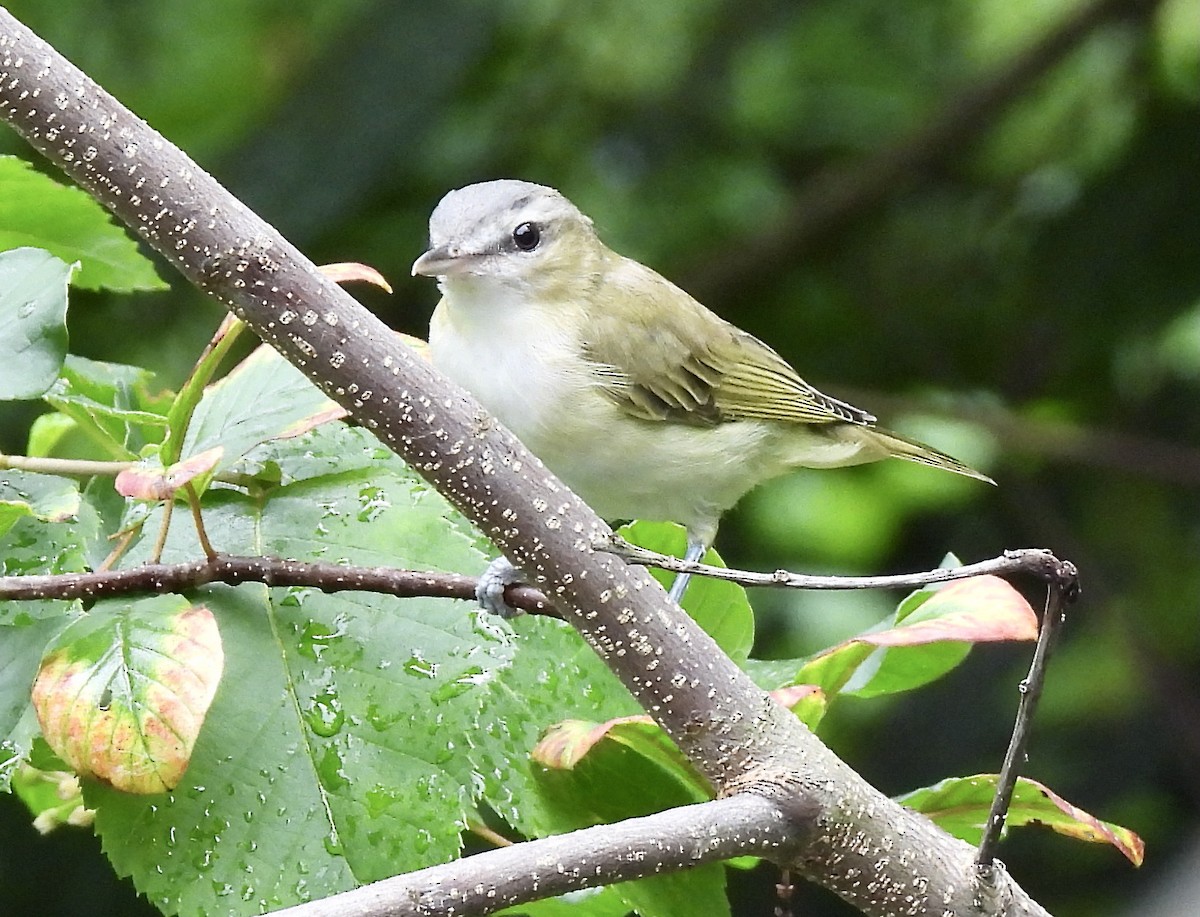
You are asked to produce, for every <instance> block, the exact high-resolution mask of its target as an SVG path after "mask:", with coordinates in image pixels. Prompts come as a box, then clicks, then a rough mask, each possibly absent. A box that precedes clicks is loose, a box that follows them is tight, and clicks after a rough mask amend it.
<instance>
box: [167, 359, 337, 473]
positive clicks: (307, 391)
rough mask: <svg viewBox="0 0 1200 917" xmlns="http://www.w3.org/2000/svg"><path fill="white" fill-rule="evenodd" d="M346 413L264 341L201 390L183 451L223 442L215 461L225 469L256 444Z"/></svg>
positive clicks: (192, 451) (203, 449)
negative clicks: (217, 459)
mask: <svg viewBox="0 0 1200 917" xmlns="http://www.w3.org/2000/svg"><path fill="white" fill-rule="evenodd" d="M345 414H346V412H345V410H344V409H343V408H341V407H339V406H338V405H337V404H335V403H334V402H333V401H331V400H330V399H329V398H327V397H326V396H325V395H324V394H323V393H322V392H321V390H320V389H318V388H317V387H316V386H315V385H313V384H312V382H310V381H309V380H308V379H307V378H306V377H305V375H304V374H303V373H302V372H300V370H298V369H296V368H295V367H294V366H292V365H291V364H290V363H288V361H287V360H285V359H284V358H283V357H282V356H280V355H279V353H278V352H277V351H276V350H274V349H273V348H271V347H267V346H266V345H265V344H264V345H262V346H259V347H257V348H256V349H255V350H254V351H253V352H252V353H251V354H250V356H248V357H246V359H245V360H243V361H242V362H241V363H239V364H238V365H237V366H236V367H234V369H233V370H232V371H231V372H230V373H229V374H228V375H227V376H225V377H224V378H222V379H221V380H219V381H218V382H216V383H214V384H213V385H211V386H209V387H208V389H207V390H206V391H205V393H204V397H203V398H201V399H200V403H199V404H198V405H197V406H196V410H195V412H194V413H193V414H192V418H191V422H190V423H189V424H188V429H187V434H186V436H185V437H184V442H183V450H182V453H181V455H182V456H183V457H184V458H185V459H186V458H187V457H189V456H194V455H196V454H197V453H200V452H207V451H208V450H210V449H215V448H221V449H222V450H224V451H223V455H222V458H221V461H220V463H219V465H218V466H217V467H218V468H220V469H224V468H228V467H230V466H232V465H233V464H235V463H236V462H238V461H239V460H240V459H241V458H242V457H243V456H244V455H245V454H246V453H247V452H249V451H250V450H251V449H253V448H254V447H255V446H258V445H260V444H262V443H265V442H268V441H269V440H273V439H280V438H287V437H293V436H299V435H300V434H302V433H305V432H307V431H308V430H311V429H313V428H314V427H316V426H318V425H320V424H323V423H327V422H329V421H332V420H336V419H338V418H339V417H344V416H345Z"/></svg>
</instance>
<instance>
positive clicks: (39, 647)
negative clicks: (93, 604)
mask: <svg viewBox="0 0 1200 917" xmlns="http://www.w3.org/2000/svg"><path fill="white" fill-rule="evenodd" d="M19 604H24V605H37V604H40V605H43V607H44V606H49V605H51V604H52V605H54V606H56V607H55V609H54V610H55V611H57V612H58V614H47V615H45V616H41V617H35V616H32V615H29V614H27V613H26V612H25V611H24V610H22V609H20V608H13V607H11V606H17V605H19ZM3 605H5V606H10V608H9V609H8V611H9V612H10V613H9V614H8V615H7V617H8V618H9V622H8V623H4V624H0V791H3V790H7V789H8V787H9V783H10V782H11V780H12V778H13V776H14V775H15V774H16V772H17V769H18V768H19V767H20V765H21V762H22V761H25V760H27V759H28V757H29V754H30V751H31V749H32V748H33V743H34V740H35V738H36V737H37V735H38V724H37V718H36V716H35V715H34V712H33V706H32V704H31V703H30V700H29V686H30V685H32V684H33V678H34V675H35V674H36V672H37V668H38V660H40V659H41V657H42V653H43V652H44V651H45V649H46V646H47V644H48V643H49V642H50V640H52V639H53V638H54V637H55V636H56V635H57V634H58V633H59V631H61V630H62V629H63V625H64V623H65V621H64V619H65V617H66V615H67V608H68V607H74V608H75V609H76V610H78V605H77V604H75V605H73V604H72V603H67V602H55V603H48V602H47V603H31V602H25V603H17V602H5V603H3ZM0 617H2V615H0Z"/></svg>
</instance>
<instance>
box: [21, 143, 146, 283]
mask: <svg viewBox="0 0 1200 917" xmlns="http://www.w3.org/2000/svg"><path fill="white" fill-rule="evenodd" d="M25 246H31V247H35V248H44V249H46V250H47V251H49V252H51V253H52V254H54V255H56V256H57V257H58V258H61V259H62V260H63V261H65V262H67V263H71V262H75V261H77V262H79V264H80V265H81V270H80V271H79V274H78V276H77V277H76V278H75V280H74V282H75V285H76V286H78V287H81V288H83V289H86V290H100V289H107V290H114V291H116V292H119V293H128V292H132V291H134V290H165V289H167V285H166V284H165V283H164V282H163V281H162V280H160V279H159V277H158V275H157V274H156V273H155V272H154V265H153V263H152V262H150V261H149V260H147V259H146V258H145V257H143V256H142V255H141V253H140V252H138V247H137V243H136V242H134V240H133V239H132V238H130V236H129V235H128V234H127V233H126V232H125V230H124V229H123V228H122V227H120V226H118V225H117V224H116V223H114V222H113V220H112V218H111V217H110V216H109V214H108V212H107V211H105V210H104V208H103V207H101V206H100V205H99V204H98V203H96V201H95V200H93V198H92V197H91V196H90V195H88V194H87V193H86V192H84V191H82V190H80V189H78V188H74V187H71V186H69V185H63V184H60V183H58V182H56V181H54V180H53V179H52V178H49V177H48V176H46V175H43V174H41V173H40V172H36V171H34V169H33V168H32V167H31V166H30V165H29V163H27V162H25V161H23V160H21V159H18V158H17V157H15V156H0V250H3V249H10V248H19V247H25Z"/></svg>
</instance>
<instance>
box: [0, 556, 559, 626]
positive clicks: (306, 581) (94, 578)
mask: <svg viewBox="0 0 1200 917" xmlns="http://www.w3.org/2000/svg"><path fill="white" fill-rule="evenodd" d="M476 582H477V580H476V578H475V577H473V576H464V575H463V574H460V573H442V572H440V571H430V572H420V571H417V570H398V569H396V568H395V567H356V566H345V565H342V564H331V563H320V562H309V563H303V562H301V561H296V560H285V559H283V558H279V557H238V556H235V555H232V554H216V555H214V556H213V557H212V558H210V559H204V560H194V561H190V562H187V563H181V564H143V565H142V566H140V567H132V568H130V569H128V570H101V571H97V572H93V573H60V574H54V575H44V576H26V575H22V576H0V600H3V599H7V600H35V599H98V598H104V597H106V596H113V595H127V594H129V593H138V592H141V593H165V592H185V591H187V590H189V589H197V588H199V587H200V586H204V585H207V584H208V583H227V584H228V585H231V586H236V585H237V584H238V583H263V584H265V585H267V586H307V587H311V588H313V589H319V590H320V591H321V592H347V591H355V592H378V593H381V594H384V595H394V596H397V597H398V598H412V597H414V596H432V597H434V598H445V599H463V600H465V601H475V583H476ZM504 598H505V601H507V602H508V603H509V604H510V605H512V606H513V607H514V608H520V609H521V610H522V611H526V612H530V613H532V614H541V615H550V616H554V617H557V616H558V615H557V613H556V612H555V611H554V609H553V608H552V607H550V605H549V603H548V602H547V600H546V597H545V596H544V595H543V594H542V593H541V592H540V591H538V590H537V589H534V588H533V587H532V586H509V587H508V589H507V590H505V593H504Z"/></svg>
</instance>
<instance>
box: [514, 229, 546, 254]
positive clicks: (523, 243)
mask: <svg viewBox="0 0 1200 917" xmlns="http://www.w3.org/2000/svg"><path fill="white" fill-rule="evenodd" d="M512 240H513V244H514V245H516V246H517V248H519V249H520V250H521V251H523V252H531V251H533V250H534V249H535V248H537V247H538V243H539V242H541V241H542V231H541V229H540V228H538V224H537V223H522V224H521V225H520V226H518V227H517V228H516V229H514V230H513V233H512Z"/></svg>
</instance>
